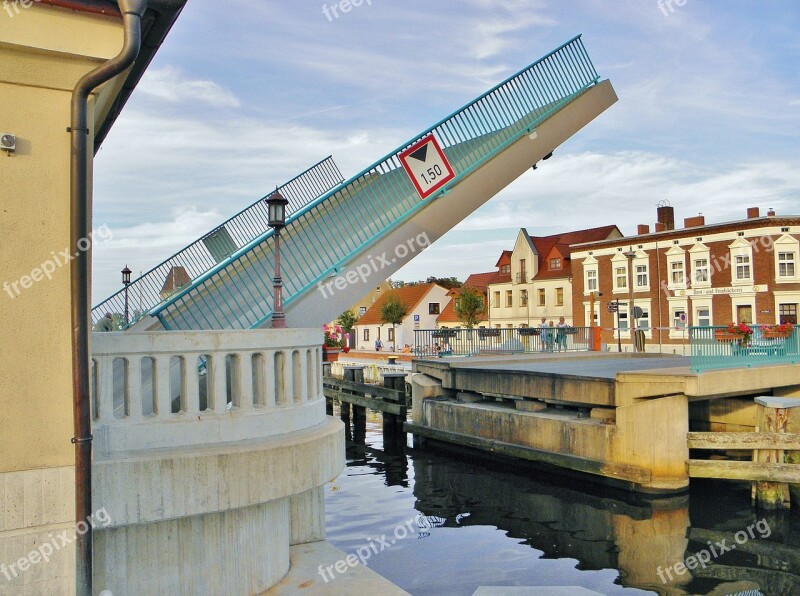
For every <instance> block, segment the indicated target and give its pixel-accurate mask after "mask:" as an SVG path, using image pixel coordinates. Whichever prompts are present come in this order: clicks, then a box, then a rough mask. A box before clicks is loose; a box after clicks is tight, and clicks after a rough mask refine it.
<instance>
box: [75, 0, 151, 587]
mask: <svg viewBox="0 0 800 596" xmlns="http://www.w3.org/2000/svg"><path fill="white" fill-rule="evenodd" d="M119 8H120V12H121V13H122V19H123V27H124V30H125V38H124V43H123V46H122V50H121V51H120V53H119V54H118V55H117V56H116V57H114V58H112V59H111V60H109V61H108V62H105V63H104V64H103V65H102V66H99V67H98V68H96V69H94V70H93V71H91V72H89V73H87V74H86V75H84V76H83V77H82V78H81V80H80V81H78V83H77V85H76V86H75V89H74V90H73V92H72V103H71V111H72V115H71V124H70V127H69V128H68V129H67V130H68V131H69V133H70V136H71V144H72V147H71V153H70V242H71V246H72V250H73V251H74V254H75V255H76V258H75V259H74V260H73V261H72V264H71V273H72V280H71V290H72V385H73V386H72V398H73V422H74V428H75V431H74V432H75V436H74V437H73V439H72V442H73V443H74V444H75V518H76V523H78V522H81V521H83V522H86V521H87V520H88V518H89V517H90V516H91V515H92V513H93V511H92V435H91V408H90V403H89V396H90V389H89V357H90V356H89V328H90V319H89V316H90V305H89V299H90V296H89V279H90V278H89V263H90V260H89V253H88V251H82V250H80V249H79V246H82V244H80V242H81V240H82V239H85V238H88V237H89V232H90V229H89V221H90V202H89V194H88V182H89V159H90V157H89V153H88V147H89V116H88V114H89V95H90V94H91V93H92V92H93V91H94V90H95V89H96V88H97V87H99V86H100V85H102V84H103V83H105V82H107V81H109V80H111V79H113V78H114V77H115V76H117V75H118V74H120V73H122V72H123V71H124V70H125V69H127V68H128V67H129V66H131V65H132V64H133V63H134V61H135V60H136V57H137V56H138V55H139V48H140V46H141V41H142V40H141V19H142V16H143V15H144V11H145V9H146V8H147V2H146V0H119ZM87 525H89V530H88V531H87V532H86V533H85V534H83V535H78V536H77V537H76V540H75V570H76V593H77V594H78V596H91V594H92V530H91V524H87Z"/></svg>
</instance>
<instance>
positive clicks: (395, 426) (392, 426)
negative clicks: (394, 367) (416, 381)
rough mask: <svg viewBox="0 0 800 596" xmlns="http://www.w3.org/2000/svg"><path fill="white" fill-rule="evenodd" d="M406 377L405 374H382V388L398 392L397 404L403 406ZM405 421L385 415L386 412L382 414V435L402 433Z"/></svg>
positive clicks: (391, 415)
mask: <svg viewBox="0 0 800 596" xmlns="http://www.w3.org/2000/svg"><path fill="white" fill-rule="evenodd" d="M406 375H407V373H404V372H391V373H388V372H387V373H384V374H383V386H384V387H385V388H386V389H394V390H395V391H400V392H402V393H401V397H400V399H399V400H397V403H399V404H403V405H405V401H406V400H405V393H406ZM404 422H405V420H402V419H401V418H400V417H399V416H395V415H394V414H387V413H386V412H384V413H383V432H384V434H387V433H388V434H390V435H397V433H398V432H400V433H402V432H403V423H404Z"/></svg>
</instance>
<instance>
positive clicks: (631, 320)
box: [622, 248, 636, 352]
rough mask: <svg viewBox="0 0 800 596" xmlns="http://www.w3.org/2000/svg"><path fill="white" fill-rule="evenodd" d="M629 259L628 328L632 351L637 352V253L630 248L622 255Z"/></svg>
mask: <svg viewBox="0 0 800 596" xmlns="http://www.w3.org/2000/svg"><path fill="white" fill-rule="evenodd" d="M622 254H623V255H624V256H625V258H626V259H628V285H629V287H628V294H629V295H630V299H629V304H628V328H629V331H630V332H631V350H632V351H634V352H636V325H635V324H634V322H635V321H634V306H633V259H634V258H636V251H634V250H633V248H629V249H628V251H627V252H624V253H622Z"/></svg>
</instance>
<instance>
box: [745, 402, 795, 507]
mask: <svg viewBox="0 0 800 596" xmlns="http://www.w3.org/2000/svg"><path fill="white" fill-rule="evenodd" d="M755 401H756V404H758V405H759V406H760V407H759V409H758V420H757V424H758V426H759V428H760V429H762V431H764V432H768V433H778V434H786V432H787V423H788V421H789V410H790V409H791V408H796V407H799V406H800V400H798V399H793V398H786V397H757V398H756V399H755ZM756 461H758V462H766V463H772V464H784V463H787V462H786V459H785V452H784V450H783V449H761V450H759V451H758V455H757V460H756ZM790 463H794V462H790ZM755 484H756V491H755V492H756V506H757V507H759V508H761V509H789V508H790V507H791V497H790V492H789V485H788V484H787V483H785V482H767V481H758V482H756V483H755Z"/></svg>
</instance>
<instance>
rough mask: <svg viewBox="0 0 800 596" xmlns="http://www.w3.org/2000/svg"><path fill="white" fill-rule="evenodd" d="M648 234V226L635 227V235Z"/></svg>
mask: <svg viewBox="0 0 800 596" xmlns="http://www.w3.org/2000/svg"><path fill="white" fill-rule="evenodd" d="M649 233H650V226H648V225H647V224H639V225H638V226H636V235H637V236H641V235H642V234H649Z"/></svg>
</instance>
